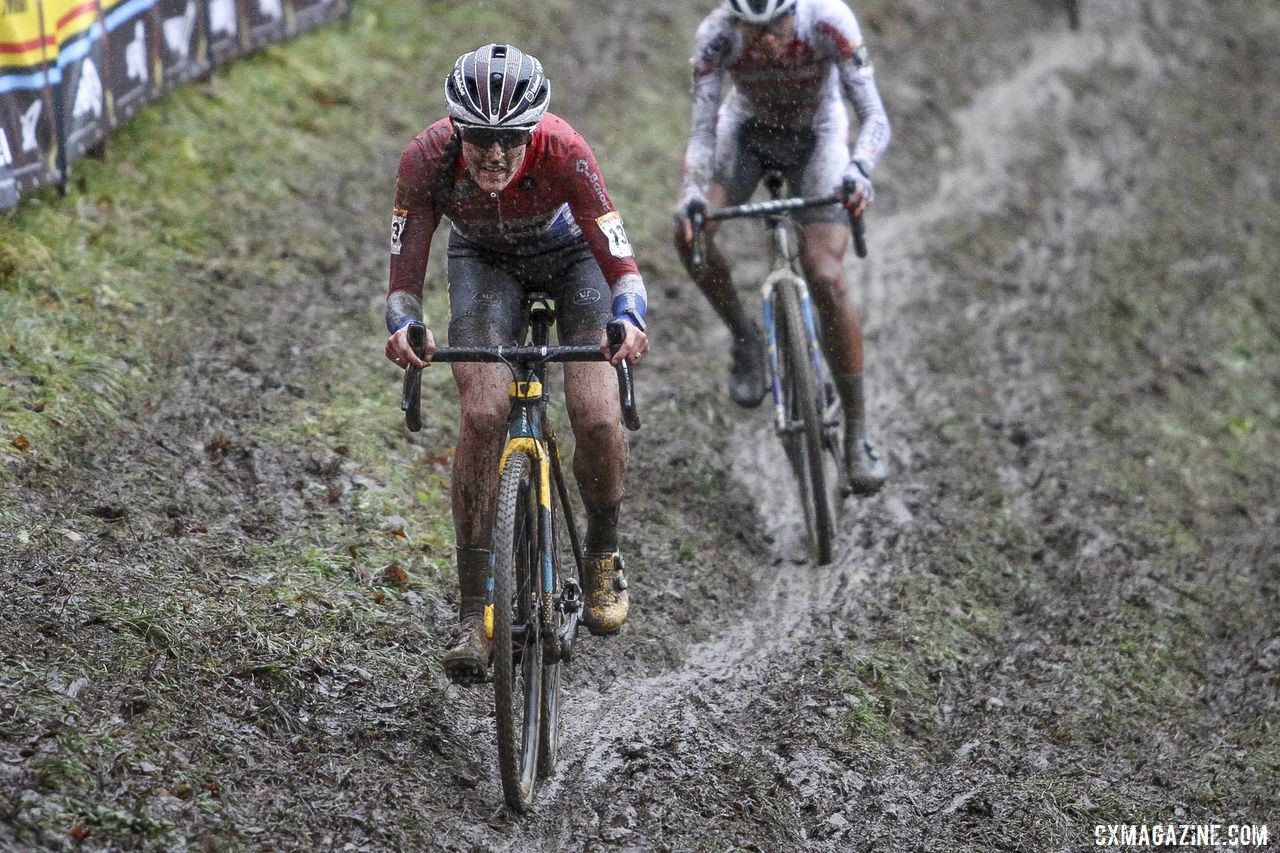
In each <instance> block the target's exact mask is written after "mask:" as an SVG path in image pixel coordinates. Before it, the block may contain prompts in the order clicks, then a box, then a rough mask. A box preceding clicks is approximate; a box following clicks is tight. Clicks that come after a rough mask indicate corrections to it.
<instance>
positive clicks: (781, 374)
mask: <svg viewBox="0 0 1280 853" xmlns="http://www.w3.org/2000/svg"><path fill="white" fill-rule="evenodd" d="M764 183H765V186H766V187H767V188H768V190H769V194H770V196H772V199H771V200H770V201H762V202H755V203H748V204H742V205H735V206H732V207H725V208H720V209H719V210H715V211H707V209H706V206H705V204H701V205H695V206H694V207H693V208H692V209H691V210H690V211H689V214H690V217H689V218H690V225H691V226H692V231H693V245H692V253H691V254H692V258H691V260H692V261H693V263H692V267H693V269H694V270H698V269H700V268H701V266H702V261H703V256H704V251H703V250H704V246H703V243H702V239H703V235H702V230H703V228H704V226H705V223H707V222H713V221H721V220H725V219H738V218H743V217H752V218H760V219H763V220H764V224H765V227H766V229H768V231H769V234H770V241H769V262H770V267H771V269H770V272H769V274H768V275H767V276H766V277H765V280H764V284H763V285H762V286H761V294H760V296H761V303H762V306H763V312H764V333H765V342H766V344H767V348H768V363H769V386H770V390H771V391H772V393H773V408H774V427H775V429H776V430H777V432H778V436H779V438H780V439H781V440H782V443H783V446H784V447H785V448H786V449H787V456H788V459H789V461H790V462H791V465H792V469H793V471H794V473H795V476H796V481H797V484H798V485H799V489H800V499H801V503H802V505H803V508H804V515H805V524H806V527H807V528H808V530H809V543H810V549H811V554H812V556H813V559H814V561H815V562H817V563H825V562H829V561H830V560H831V559H832V542H833V539H834V531H835V527H836V516H837V515H838V512H839V502H840V498H841V497H842V496H843V495H845V494H847V486H846V485H844V484H845V480H846V473H845V470H844V460H843V454H842V452H841V450H840V421H841V417H840V411H839V407H838V406H836V405H835V404H836V393H835V387H834V385H833V383H832V381H831V379H832V377H831V372H830V369H829V368H828V366H827V363H826V359H825V358H824V357H823V354H822V344H821V331H820V329H819V327H818V323H817V320H816V312H815V309H814V307H813V300H812V298H811V296H810V293H809V286H808V283H807V282H806V281H805V277H804V273H803V270H802V269H801V267H800V264H799V263H798V261H797V258H796V256H795V255H794V253H793V252H792V250H791V232H790V229H789V228H788V214H789V213H790V212H791V211H795V210H801V209H804V208H810V207H818V206H821V205H829V204H837V203H839V202H840V200H841V197H842V195H843V194H844V193H848V192H850V191H851V190H850V188H848V187H847V186H846V187H843V188H842V193H833V194H832V195H830V196H825V197H819V198H785V199H784V198H780V197H779V195H780V191H781V188H782V175H781V173H780V172H779V171H778V170H776V169H769V170H768V171H766V173H765V178H764ZM849 224H850V226H851V228H852V231H853V238H854V252H855V253H856V254H857V255H858V257H866V240H865V235H864V232H863V227H862V219H861V217H856V216H851V219H850V223H849ZM696 274H697V273H696V272H695V275H696ZM783 315H785V316H783ZM781 330H786V337H785V340H782V339H780V334H781ZM802 337H803V338H804V340H803V341H801V338H802ZM784 350H785V352H784ZM827 465H830V470H829V471H828V470H825V469H826V466H827ZM833 484H834V485H835V487H836V488H837V489H838V490H839V492H840V494H839V495H836V494H835V493H834V492H833V491H832V490H831V486H832V485H833Z"/></svg>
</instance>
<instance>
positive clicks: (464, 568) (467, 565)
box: [457, 545, 489, 619]
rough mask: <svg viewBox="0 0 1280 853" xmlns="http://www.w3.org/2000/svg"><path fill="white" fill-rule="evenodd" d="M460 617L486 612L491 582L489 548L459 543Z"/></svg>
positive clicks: (479, 614)
mask: <svg viewBox="0 0 1280 853" xmlns="http://www.w3.org/2000/svg"><path fill="white" fill-rule="evenodd" d="M457 551H458V618H459V619H465V618H466V617H468V616H481V615H483V614H484V605H485V599H486V598H487V597H488V596H487V591H486V589H485V587H486V586H488V583H489V549H488V548H477V547H475V546H471V545H459V546H458V548H457Z"/></svg>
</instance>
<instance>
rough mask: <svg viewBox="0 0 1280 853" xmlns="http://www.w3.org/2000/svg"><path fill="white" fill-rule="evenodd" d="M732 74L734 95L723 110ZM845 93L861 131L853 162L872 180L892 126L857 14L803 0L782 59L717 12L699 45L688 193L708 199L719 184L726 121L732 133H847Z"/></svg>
mask: <svg viewBox="0 0 1280 853" xmlns="http://www.w3.org/2000/svg"><path fill="white" fill-rule="evenodd" d="M726 74H728V75H729V76H730V77H731V78H732V82H733V88H732V90H731V91H730V93H729V96H728V97H727V98H726V99H725V103H724V104H723V105H721V103H720V96H721V89H722V86H723V80H724V77H725V75H726ZM842 92H843V94H844V96H845V97H847V98H848V99H849V100H850V102H852V104H853V107H854V111H855V112H856V113H857V116H858V123H859V127H858V137H857V139H856V140H855V142H854V145H853V151H852V154H851V156H850V160H851V161H853V162H856V163H857V164H858V165H859V166H860V167H861V169H862V171H863V172H864V173H870V172H871V170H872V169H874V168H875V165H876V163H877V161H878V160H879V159H880V155H881V154H882V153H883V152H884V150H885V148H886V147H888V144H889V138H890V130H889V119H888V116H887V115H886V114H885V111H884V105H883V103H882V102H881V100H880V93H879V91H878V90H877V88H876V83H875V73H874V69H873V67H872V65H871V63H870V60H869V59H868V56H867V51H866V47H865V45H864V44H863V41H862V31H861V29H860V28H859V27H858V21H857V18H856V17H855V16H854V14H853V10H852V9H850V8H849V7H848V5H846V4H845V3H844V2H843V0H797V2H796V8H795V32H794V35H793V37H792V40H791V43H790V44H789V45H788V48H787V50H786V51H785V53H784V55H783V56H782V57H781V58H775V57H774V56H769V55H765V54H763V53H761V52H759V51H756V50H754V49H753V48H752V46H751V45H749V44H748V43H747V41H746V39H745V38H744V36H743V34H742V31H741V29H740V28H739V26H738V24H737V20H736V19H735V18H734V17H733V15H732V14H731V13H730V12H729V10H728V9H726V8H724V7H721V8H719V9H717V10H716V11H714V12H712V13H711V14H710V15H708V16H707V17H706V19H704V20H703V22H702V24H701V26H699V27H698V32H697V36H696V37H695V46H694V56H693V125H692V131H691V133H690V136H689V145H688V148H687V149H686V152H685V187H686V192H688V191H689V190H691V189H692V190H696V191H698V192H705V190H706V187H707V184H708V183H710V181H711V179H712V176H713V164H714V159H715V152H716V128H717V122H718V119H724V121H723V124H725V125H726V126H729V127H740V126H741V125H742V124H743V121H744V120H745V119H747V118H754V119H755V120H757V121H759V122H760V123H763V124H765V125H770V126H774V127H784V128H786V127H797V126H800V127H812V128H814V129H815V130H818V131H819V132H824V131H825V132H833V131H834V132H847V128H848V122H849V118H848V113H847V112H846V111H845V106H844V101H843V100H842V98H841V93H842Z"/></svg>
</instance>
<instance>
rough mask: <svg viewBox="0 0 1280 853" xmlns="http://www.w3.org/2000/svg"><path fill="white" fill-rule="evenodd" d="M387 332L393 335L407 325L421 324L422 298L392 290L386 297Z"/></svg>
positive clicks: (402, 291) (406, 292) (403, 291)
mask: <svg viewBox="0 0 1280 853" xmlns="http://www.w3.org/2000/svg"><path fill="white" fill-rule="evenodd" d="M386 320H387V331H388V332H390V333H391V334H395V333H396V332H397V331H399V330H400V329H402V328H404V327H405V326H407V325H408V324H409V323H421V322H423V315H422V297H420V296H417V295H415V294H412V293H409V292H408V291H406V290H394V291H392V292H391V293H390V294H388V295H387V310H386Z"/></svg>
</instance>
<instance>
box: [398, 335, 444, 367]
mask: <svg viewBox="0 0 1280 853" xmlns="http://www.w3.org/2000/svg"><path fill="white" fill-rule="evenodd" d="M423 331H424V333H425V334H424V335H423V339H424V346H423V352H424V353H425V354H426V356H427V359H426V361H423V360H422V359H420V358H418V356H417V355H415V354H414V352H413V347H412V346H410V345H409V326H405V327H404V328H403V329H400V330H399V331H398V332H396V333H395V334H393V335H392V336H391V337H389V338H387V349H386V355H387V358H388V359H390V360H391V361H394V362H395V363H396V366H397V367H400V368H404V367H407V366H409V365H413V366H414V367H418V368H422V367H426V366H427V365H428V364H430V363H431V356H433V355H435V351H436V338H435V335H433V334H431V330H430V329H424V330H423Z"/></svg>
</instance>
